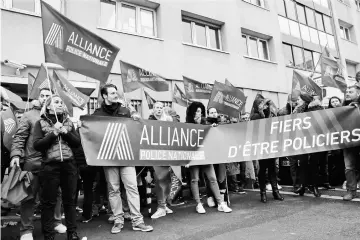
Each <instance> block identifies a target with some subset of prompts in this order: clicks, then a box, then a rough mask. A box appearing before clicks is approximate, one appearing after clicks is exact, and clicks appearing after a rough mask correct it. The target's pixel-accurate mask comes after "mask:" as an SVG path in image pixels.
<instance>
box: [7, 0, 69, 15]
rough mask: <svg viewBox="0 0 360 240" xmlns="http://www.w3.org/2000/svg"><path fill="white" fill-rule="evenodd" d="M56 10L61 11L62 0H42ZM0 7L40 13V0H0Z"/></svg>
mask: <svg viewBox="0 0 360 240" xmlns="http://www.w3.org/2000/svg"><path fill="white" fill-rule="evenodd" d="M44 1H45V2H46V3H48V4H50V5H51V6H52V7H53V8H55V9H56V10H57V11H58V12H61V13H62V12H63V1H64V0H44ZM1 7H3V8H5V9H11V10H14V11H17V12H22V13H30V14H36V15H40V14H41V0H1Z"/></svg>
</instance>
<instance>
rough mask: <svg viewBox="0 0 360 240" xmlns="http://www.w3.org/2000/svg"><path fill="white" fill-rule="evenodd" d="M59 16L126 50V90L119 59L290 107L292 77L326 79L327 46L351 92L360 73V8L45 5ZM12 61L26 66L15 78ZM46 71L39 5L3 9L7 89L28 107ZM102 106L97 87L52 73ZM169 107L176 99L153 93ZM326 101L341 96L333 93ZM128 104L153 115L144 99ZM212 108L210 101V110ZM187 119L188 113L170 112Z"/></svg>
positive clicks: (218, 2) (319, 3) (269, 2)
mask: <svg viewBox="0 0 360 240" xmlns="http://www.w3.org/2000/svg"><path fill="white" fill-rule="evenodd" d="M46 2H48V3H50V4H51V5H52V6H53V7H54V8H56V9H57V10H58V11H60V12H61V13H62V14H64V15H65V16H67V17H68V18H70V19H71V20H73V21H74V22H76V23H78V24H80V25H81V26H83V27H85V28H87V29H88V30H90V31H92V32H94V33H96V34H97V35H99V36H101V37H102V38H104V39H106V40H107V41H109V42H111V43H112V44H114V45H117V46H118V47H119V48H120V52H119V54H118V56H117V59H116V60H115V63H114V66H113V69H112V71H111V75H110V77H109V80H108V81H109V82H112V83H114V84H116V85H117V86H118V87H119V88H122V84H121V71H120V64H119V60H120V59H121V60H124V61H126V62H129V63H132V64H135V65H137V66H140V67H142V68H144V69H147V70H149V71H152V72H155V73H157V74H159V75H161V76H163V77H164V78H166V79H168V80H169V82H170V83H171V87H172V89H173V87H174V85H175V83H176V84H177V85H179V86H180V87H181V88H183V84H182V76H187V77H190V78H192V79H196V80H197V81H200V82H204V83H213V82H214V81H215V80H217V81H222V82H223V81H224V80H225V79H228V80H229V81H230V82H231V83H232V84H233V85H235V86H236V87H239V88H242V89H244V93H245V95H247V96H248V102H247V103H246V106H245V110H246V111H250V110H251V106H252V102H253V100H254V98H255V96H256V94H257V93H259V92H261V93H262V94H263V95H264V96H265V97H268V98H271V99H272V100H273V101H274V102H275V104H276V105H277V106H279V107H282V106H284V105H285V103H286V101H287V95H288V93H290V91H291V82H292V72H293V69H298V70H299V71H302V72H304V73H305V74H307V75H310V74H311V73H312V72H314V73H315V74H314V76H315V78H317V77H318V76H319V74H320V63H319V64H317V63H318V60H319V58H320V55H321V53H322V51H323V49H324V47H325V46H327V47H328V48H329V49H330V51H331V53H332V55H333V56H335V57H336V58H338V59H339V60H340V62H341V63H342V65H343V67H344V71H343V72H344V75H345V77H346V80H347V81H348V83H349V84H352V83H353V82H354V77H355V73H356V72H357V71H360V45H359V43H358V42H359V41H360V0H296V1H294V0H276V1H273V0H215V1H207V0H125V1H120V0H116V1H115V0H114V1H113V0H46ZM5 60H9V61H14V62H17V63H21V64H23V65H26V68H24V69H19V70H17V69H15V68H14V67H11V66H8V65H6V64H5ZM43 62H44V51H43V43H42V25H41V11H40V0H26V1H25V0H2V1H1V82H2V83H1V84H2V85H4V86H5V87H7V88H9V89H10V90H11V91H13V92H15V93H17V94H19V95H20V96H22V97H23V98H24V100H26V91H27V90H26V89H27V76H28V72H30V73H33V74H34V75H36V74H37V71H38V69H39V67H40V64H41V63H43ZM47 65H48V68H49V69H58V70H59V71H60V72H61V73H62V74H63V75H64V76H65V77H67V78H68V79H69V81H70V82H72V83H73V84H74V86H75V87H77V88H78V89H79V90H80V91H82V92H83V93H85V94H88V95H91V101H90V103H89V104H88V105H89V107H88V109H85V110H83V111H81V110H76V112H75V115H76V116H78V115H80V114H86V113H88V112H91V111H92V110H93V109H94V108H95V107H96V98H97V97H98V82H97V81H96V80H95V79H91V78H89V77H85V76H83V75H80V74H77V73H74V72H72V71H68V70H65V69H63V68H61V67H59V66H55V65H53V64H47ZM146 91H147V92H148V93H149V94H150V95H151V96H152V97H153V98H155V99H156V100H160V101H163V102H165V103H167V105H170V106H171V105H172V103H171V102H172V92H171V91H170V92H153V91H151V90H146ZM326 94H327V95H328V96H330V95H333V94H339V93H338V92H337V91H336V90H333V89H327V93H326ZM126 96H127V97H128V98H130V99H132V100H133V103H134V105H136V107H137V108H138V110H139V111H140V112H141V113H142V114H143V116H144V117H147V116H148V115H149V109H148V107H147V104H146V100H145V97H144V93H143V90H136V91H134V92H132V93H129V94H126ZM205 103H206V101H205ZM173 107H174V108H175V110H177V111H178V113H179V114H180V115H181V117H182V120H184V116H185V108H183V107H180V106H178V105H177V104H173Z"/></svg>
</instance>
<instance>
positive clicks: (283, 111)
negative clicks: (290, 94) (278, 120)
mask: <svg viewBox="0 0 360 240" xmlns="http://www.w3.org/2000/svg"><path fill="white" fill-rule="evenodd" d="M290 114H291V106H290V103H287V104H286V106H285V107H283V108H281V109H280V110H279V112H278V116H286V115H290Z"/></svg>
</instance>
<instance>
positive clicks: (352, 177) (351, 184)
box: [344, 148, 360, 191]
mask: <svg viewBox="0 0 360 240" xmlns="http://www.w3.org/2000/svg"><path fill="white" fill-rule="evenodd" d="M359 150H360V148H346V149H344V162H345V177H346V188H347V189H348V190H351V191H356V188H357V177H358V174H359V172H358V171H357V168H356V167H357V166H356V165H357V164H359V161H360V157H359Z"/></svg>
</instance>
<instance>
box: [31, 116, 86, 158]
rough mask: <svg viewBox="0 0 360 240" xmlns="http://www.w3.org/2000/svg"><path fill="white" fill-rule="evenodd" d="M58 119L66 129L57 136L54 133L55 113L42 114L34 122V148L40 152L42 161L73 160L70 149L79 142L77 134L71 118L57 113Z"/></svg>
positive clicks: (76, 146) (78, 144)
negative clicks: (65, 131)
mask: <svg viewBox="0 0 360 240" xmlns="http://www.w3.org/2000/svg"><path fill="white" fill-rule="evenodd" d="M58 119H59V122H61V123H62V124H63V127H64V128H65V129H66V130H67V133H66V134H64V133H60V134H59V135H58V136H56V135H55V134H54V125H55V123H56V118H55V115H51V114H44V115H42V116H41V119H40V120H39V121H37V122H36V124H35V131H34V148H35V150H38V151H41V152H42V154H43V162H44V163H49V162H62V161H69V160H73V159H74V153H73V151H72V149H73V148H78V147H79V146H80V144H81V141H80V137H79V134H78V133H77V132H76V130H75V128H74V125H73V123H72V122H71V120H70V119H69V118H67V117H63V116H62V115H58ZM60 151H61V153H60Z"/></svg>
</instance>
